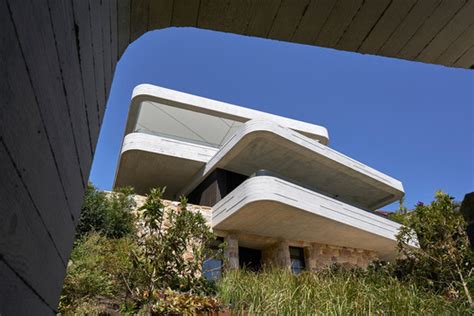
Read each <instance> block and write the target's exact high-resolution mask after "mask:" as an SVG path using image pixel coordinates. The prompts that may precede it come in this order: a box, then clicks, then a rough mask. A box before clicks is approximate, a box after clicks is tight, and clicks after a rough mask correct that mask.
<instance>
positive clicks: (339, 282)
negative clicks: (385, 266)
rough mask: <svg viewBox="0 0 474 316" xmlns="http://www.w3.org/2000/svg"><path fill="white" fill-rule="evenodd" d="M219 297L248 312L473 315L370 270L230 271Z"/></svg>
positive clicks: (435, 296) (407, 284) (415, 287)
mask: <svg viewBox="0 0 474 316" xmlns="http://www.w3.org/2000/svg"><path fill="white" fill-rule="evenodd" d="M218 298H219V299H220V300H221V302H222V303H223V304H225V305H227V306H229V307H230V308H231V309H232V310H233V311H235V312H236V313H242V314H245V313H248V314H249V315H441V314H472V311H473V310H470V309H469V308H468V307H466V306H465V305H462V304H459V303H452V302H450V301H449V300H447V299H445V298H444V297H442V296H439V295H435V294H433V293H430V292H427V291H425V290H424V289H422V288H420V287H417V286H416V285H414V284H412V283H405V282H401V281H399V280H398V279H397V278H395V277H393V276H390V275H388V274H386V273H383V272H374V271H372V270H368V271H362V270H354V271H345V270H342V269H337V270H329V269H328V270H325V271H321V272H316V273H310V272H303V273H301V274H299V275H294V274H292V273H291V272H289V271H287V270H268V271H263V272H261V273H252V272H247V271H231V272H229V273H227V274H226V275H225V276H224V278H223V279H222V280H221V281H220V282H219V283H218Z"/></svg>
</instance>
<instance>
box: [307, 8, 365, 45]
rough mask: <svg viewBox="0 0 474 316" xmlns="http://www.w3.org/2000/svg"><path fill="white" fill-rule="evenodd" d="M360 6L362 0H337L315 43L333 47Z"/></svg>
mask: <svg viewBox="0 0 474 316" xmlns="http://www.w3.org/2000/svg"><path fill="white" fill-rule="evenodd" d="M361 6H362V0H347V1H338V2H336V4H335V5H334V7H333V9H332V11H331V14H330V15H329V17H328V19H327V20H326V23H325V24H324V26H323V28H322V30H321V32H320V33H319V35H318V37H317V39H316V42H315V43H316V45H319V46H323V47H334V46H335V45H336V44H337V43H338V41H339V39H340V38H341V37H342V36H343V35H344V32H345V31H346V30H347V28H348V26H349V25H350V24H351V22H352V20H353V18H354V17H355V16H356V15H357V12H358V10H359V9H360V8H361Z"/></svg>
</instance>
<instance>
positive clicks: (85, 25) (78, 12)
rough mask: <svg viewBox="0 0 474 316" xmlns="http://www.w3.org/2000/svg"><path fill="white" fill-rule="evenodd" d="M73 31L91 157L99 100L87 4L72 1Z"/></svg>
mask: <svg viewBox="0 0 474 316" xmlns="http://www.w3.org/2000/svg"><path fill="white" fill-rule="evenodd" d="M72 4H73V16H74V30H75V32H76V36H77V38H76V40H77V42H76V46H77V47H78V48H79V65H80V71H81V84H82V89H83V91H82V95H83V98H84V102H85V104H86V116H87V122H88V127H89V133H90V142H91V147H92V155H93V154H94V152H95V147H96V144H97V139H98V136H99V128H100V124H99V104H98V102H99V100H98V97H97V91H96V79H95V70H94V50H93V47H92V29H91V21H90V14H89V2H88V1H83V0H73V1H72Z"/></svg>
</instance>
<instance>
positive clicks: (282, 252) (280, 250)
mask: <svg viewBox="0 0 474 316" xmlns="http://www.w3.org/2000/svg"><path fill="white" fill-rule="evenodd" d="M276 262H277V265H278V266H279V267H280V268H288V269H290V268H291V259H290V245H289V243H288V241H287V240H282V241H280V242H278V244H277V260H276Z"/></svg>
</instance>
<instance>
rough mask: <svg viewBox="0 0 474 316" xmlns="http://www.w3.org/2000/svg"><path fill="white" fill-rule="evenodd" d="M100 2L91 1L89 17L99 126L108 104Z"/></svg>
mask: <svg viewBox="0 0 474 316" xmlns="http://www.w3.org/2000/svg"><path fill="white" fill-rule="evenodd" d="M101 11H102V10H101V6H100V1H96V0H89V15H90V22H91V34H92V36H91V38H92V61H93V65H94V78H95V91H96V95H97V106H98V108H97V113H98V117H99V118H98V119H99V126H100V125H101V124H102V120H103V118H104V112H105V106H106V103H107V93H106V91H107V89H106V87H105V86H106V80H105V76H106V73H105V69H106V68H105V58H106V57H105V54H104V45H103V39H102V14H101V13H102V12H101Z"/></svg>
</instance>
